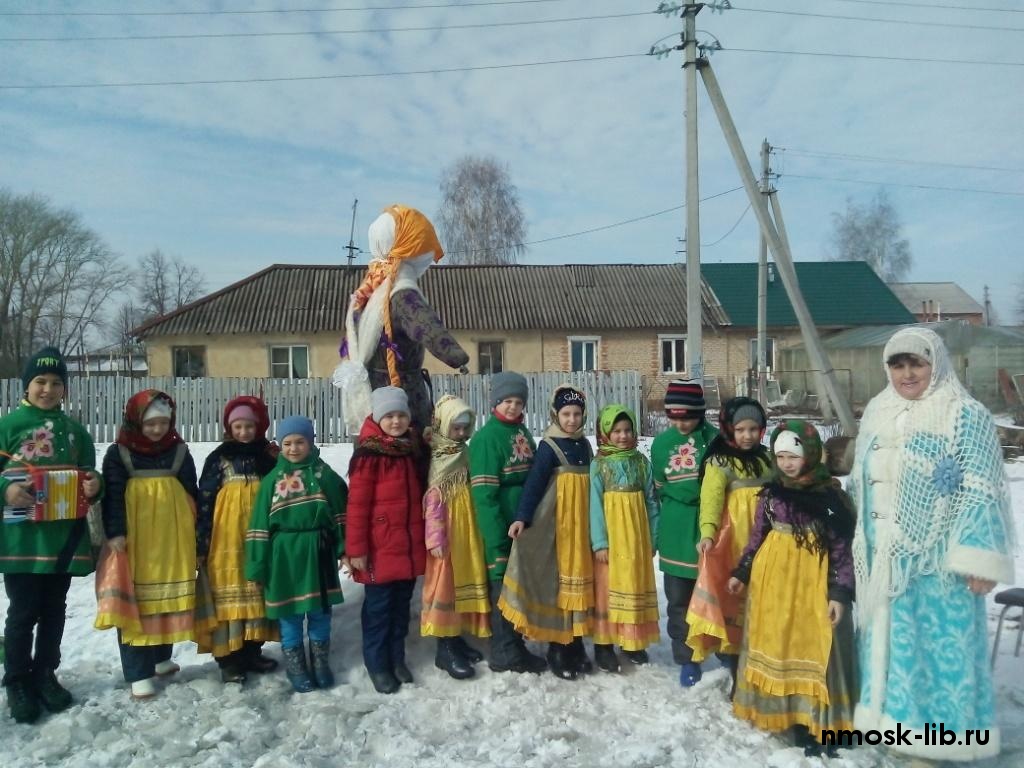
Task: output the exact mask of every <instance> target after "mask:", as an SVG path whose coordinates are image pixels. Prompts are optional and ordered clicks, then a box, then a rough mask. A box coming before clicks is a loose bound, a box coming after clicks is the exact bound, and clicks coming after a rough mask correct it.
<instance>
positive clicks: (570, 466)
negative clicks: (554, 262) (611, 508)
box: [498, 384, 594, 680]
mask: <svg viewBox="0 0 1024 768" xmlns="http://www.w3.org/2000/svg"><path fill="white" fill-rule="evenodd" d="M586 408H587V400H586V396H585V395H584V394H583V392H581V391H580V390H578V389H575V388H574V387H571V386H569V385H568V384H563V385H561V386H560V387H558V388H557V389H556V390H555V391H554V393H553V394H552V397H551V425H550V426H549V427H548V428H547V430H545V432H544V439H543V440H542V441H541V442H540V443H539V445H538V446H537V452H536V453H535V454H534V456H533V464H532V465H531V467H530V474H529V475H528V476H527V478H526V484H525V485H524V486H523V495H522V496H521V497H520V499H519V508H518V510H517V512H516V520H515V522H514V523H512V525H511V526H510V527H509V530H508V535H509V537H510V538H512V539H513V540H514V543H513V544H512V553H511V555H510V556H509V560H508V569H507V570H506V571H505V581H504V584H503V586H502V592H501V598H500V599H499V600H498V607H499V608H500V609H501V612H502V614H503V615H504V616H505V618H506V619H508V620H509V621H510V622H511V623H512V625H513V626H514V627H515V628H516V631H517V632H521V633H522V634H523V635H525V636H527V637H529V638H530V639H532V640H541V641H544V640H546V641H547V642H548V643H549V645H548V654H547V657H548V667H549V668H550V669H551V671H552V672H553V673H554V674H555V675H556V676H557V677H560V678H562V679H564V680H575V679H576V678H577V677H579V675H580V674H582V673H584V672H589V671H590V670H591V669H592V667H591V664H590V660H589V659H588V658H587V652H586V649H585V648H584V647H583V638H584V637H585V636H586V635H589V634H590V632H591V625H592V620H593V608H594V558H593V553H592V552H591V549H590V511H589V508H590V463H591V459H592V458H593V452H592V450H591V448H590V441H588V440H587V438H586V436H585V435H584V428H583V425H584V421H585V418H586Z"/></svg>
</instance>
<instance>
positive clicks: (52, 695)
mask: <svg viewBox="0 0 1024 768" xmlns="http://www.w3.org/2000/svg"><path fill="white" fill-rule="evenodd" d="M34 677H35V682H36V694H37V695H38V696H39V701H40V702H41V703H42V705H43V706H44V707H46V708H47V709H48V710H50V711H51V712H63V711H64V710H65V709H67V708H68V707H70V706H71V702H72V701H73V699H72V698H71V692H70V691H69V690H68V689H67V688H65V687H64V686H63V685H61V684H60V683H59V682H57V675H55V674H54V672H53V670H52V669H43V670H36V672H35V675H34Z"/></svg>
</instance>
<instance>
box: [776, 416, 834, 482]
mask: <svg viewBox="0 0 1024 768" xmlns="http://www.w3.org/2000/svg"><path fill="white" fill-rule="evenodd" d="M783 432H792V433H793V434H795V435H796V436H797V437H798V438H799V439H800V445H801V447H802V448H803V449H804V457H803V458H804V467H803V472H801V473H800V474H799V475H798V476H797V477H787V476H786V475H784V474H783V473H782V472H781V471H780V470H779V468H778V467H775V469H774V470H773V473H772V479H773V480H774V481H777V482H779V483H780V484H781V485H784V486H786V487H787V488H804V489H814V488H824V487H826V486H831V485H832V475H831V474H830V473H829V471H828V467H826V466H825V462H824V461H822V456H823V452H822V448H821V436H820V435H819V434H818V430H816V429H815V428H814V425H813V424H811V423H810V422H807V421H804V420H802V419H786V420H785V421H782V422H779V425H778V426H777V427H775V429H774V430H773V431H772V437H771V441H770V442H771V449H772V453H773V454H774V453H775V441H776V440H778V439H779V435H781V434H782V433H783Z"/></svg>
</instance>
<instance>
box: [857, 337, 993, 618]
mask: <svg viewBox="0 0 1024 768" xmlns="http://www.w3.org/2000/svg"><path fill="white" fill-rule="evenodd" d="M898 354H912V355H916V356H918V357H921V358H923V359H925V360H927V361H928V362H930V363H931V366H932V372H931V379H930V381H929V383H928V387H927V388H926V389H925V391H924V392H923V393H922V394H921V397H919V398H918V399H916V400H908V399H906V398H904V397H903V396H902V395H900V394H899V393H898V392H897V391H896V389H895V387H894V386H893V383H892V376H891V374H890V372H889V368H888V365H886V362H887V361H888V360H890V359H891V358H892V357H893V356H894V355H898ZM882 364H883V365H884V366H885V369H886V376H887V377H888V378H889V384H888V386H887V387H886V388H885V390H883V391H882V392H881V393H879V394H878V395H876V396H875V397H874V398H873V399H872V400H871V402H870V403H868V406H867V408H866V409H865V410H864V416H863V418H862V419H861V425H860V433H859V435H858V436H857V449H856V458H855V461H854V466H853V470H852V472H851V475H850V478H851V491H852V492H853V494H854V495H855V497H856V498H857V500H858V507H859V509H858V512H859V514H858V524H857V534H856V536H855V538H854V547H853V550H854V567H855V570H856V572H857V599H858V602H859V603H860V606H861V610H864V611H867V612H870V611H871V610H872V609H873V608H874V607H876V606H877V605H878V601H879V600H881V599H882V598H883V596H885V597H889V598H892V597H895V596H897V595H899V594H902V593H903V592H904V591H905V590H906V587H907V584H908V583H909V581H910V580H911V579H913V578H915V577H917V576H919V575H924V574H929V573H937V574H939V575H940V576H942V577H944V578H947V577H949V576H950V574H951V573H960V574H971V575H978V576H982V577H984V578H994V579H995V580H1003V579H1004V578H1006V579H1008V580H1011V581H1012V578H1013V569H1012V558H1009V559H1007V558H1000V554H999V553H1000V552H1001V551H1003V550H1007V548H1008V547H1012V535H1013V526H1012V522H1011V519H1010V514H1009V493H1008V485H1007V481H1006V475H1005V471H1004V469H1003V458H1002V451H1001V449H1000V447H999V442H998V439H997V438H996V434H995V425H994V423H993V421H992V416H991V414H990V413H989V412H988V411H987V410H986V409H985V408H984V406H982V405H981V404H980V403H979V402H978V401H977V400H975V399H974V398H973V397H971V396H970V394H969V393H968V392H967V390H966V389H965V388H964V386H963V384H961V383H960V380H959V379H958V378H957V376H956V373H955V372H954V370H953V365H952V362H951V360H950V357H949V353H948V352H947V350H946V346H945V344H943V342H942V339H941V338H940V337H939V335H938V334H936V333H935V332H934V331H932V330H930V329H928V328H922V327H917V326H915V327H910V328H904V329H902V330H900V331H897V332H896V333H895V334H894V335H893V337H892V338H891V339H889V342H888V343H887V344H886V345H885V350H884V352H883V354H882ZM880 437H881V438H882V439H883V440H884V442H885V443H886V444H888V445H892V446H894V448H895V455H896V456H897V457H898V460H899V467H898V469H897V472H896V485H895V488H894V492H893V495H892V508H891V509H889V510H883V511H882V513H883V514H884V515H887V516H889V517H890V520H889V521H888V522H889V524H888V525H879V526H877V533H876V536H875V540H874V542H873V553H872V558H871V561H872V567H871V568H870V569H869V568H868V558H867V542H866V540H865V535H864V520H863V513H864V509H863V498H864V494H863V492H862V491H861V489H860V487H859V486H860V483H861V480H862V478H863V475H864V468H865V462H866V461H867V458H868V454H869V453H870V451H871V449H872V446H873V445H874V443H875V442H876V440H878V439H879V438H880ZM873 511H878V510H873ZM965 541H973V542H974V543H975V544H977V545H979V546H976V547H975V546H966V545H964V542H965ZM967 549H970V550H972V552H970V553H966V554H965V551H966V550H967ZM1008 551H1010V552H1012V549H1009V550H1008ZM979 552H980V553H988V554H990V555H991V557H979V556H978V553H979ZM969 556H970V557H973V562H970V563H967V562H965V559H969ZM983 561H984V562H983ZM1006 562H1009V573H1008V574H1007V572H1006V570H1007V569H1006V567H1005V565H1006ZM965 566H966V567H965Z"/></svg>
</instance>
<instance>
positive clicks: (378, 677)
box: [370, 669, 402, 693]
mask: <svg viewBox="0 0 1024 768" xmlns="http://www.w3.org/2000/svg"><path fill="white" fill-rule="evenodd" d="M370 682H371V683H373V687H374V688H375V689H376V691H377V693H397V692H398V689H399V688H401V686H402V684H401V683H399V682H398V678H396V677H395V675H394V673H393V672H392V671H391V670H390V669H386V670H384V671H383V672H370Z"/></svg>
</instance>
